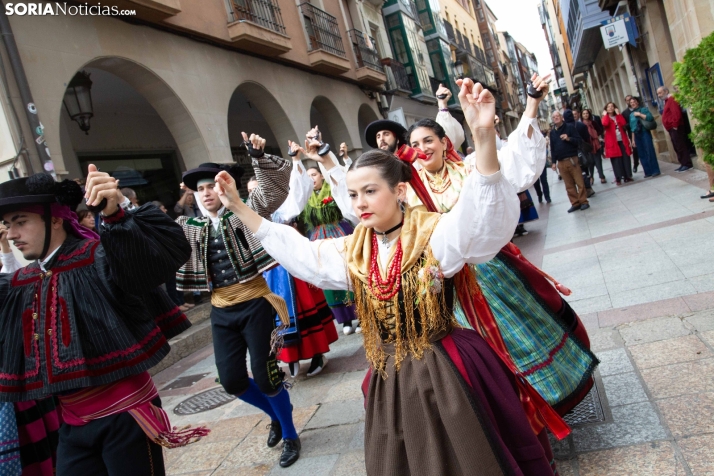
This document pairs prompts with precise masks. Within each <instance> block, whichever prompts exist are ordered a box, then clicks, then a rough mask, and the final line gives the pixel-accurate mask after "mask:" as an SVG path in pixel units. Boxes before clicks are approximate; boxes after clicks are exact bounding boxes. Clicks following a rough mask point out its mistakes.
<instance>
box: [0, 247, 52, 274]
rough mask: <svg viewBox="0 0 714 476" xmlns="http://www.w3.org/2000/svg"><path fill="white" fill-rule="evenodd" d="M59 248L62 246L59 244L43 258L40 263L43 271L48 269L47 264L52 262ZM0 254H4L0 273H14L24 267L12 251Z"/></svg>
mask: <svg viewBox="0 0 714 476" xmlns="http://www.w3.org/2000/svg"><path fill="white" fill-rule="evenodd" d="M60 246H61V245H60ZM59 249H60V247H59V246H58V247H57V248H55V249H54V251H52V253H50V254H48V255H47V258H45V259H43V260H42V262H41V263H40V268H42V271H47V269H46V268H45V265H46V264H47V263H49V262H50V260H51V259H52V257H53V256H54V255H55V254H56V253H57V250H59ZM0 254H2V269H1V270H0V274H7V273H14V272H15V271H17V270H18V269H20V268H22V265H21V264H20V262H19V261H18V260H17V258H15V255H14V254H13V253H12V251H11V252H9V253H0Z"/></svg>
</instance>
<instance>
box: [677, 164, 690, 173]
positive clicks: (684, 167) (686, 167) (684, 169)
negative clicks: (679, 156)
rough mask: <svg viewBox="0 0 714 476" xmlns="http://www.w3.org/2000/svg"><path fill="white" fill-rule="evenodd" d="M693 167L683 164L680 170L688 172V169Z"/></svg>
mask: <svg viewBox="0 0 714 476" xmlns="http://www.w3.org/2000/svg"><path fill="white" fill-rule="evenodd" d="M691 168H692V167H690V166H689V165H683V166H682V167H680V169H679V171H680V172H686V171H687V170H689V169H691Z"/></svg>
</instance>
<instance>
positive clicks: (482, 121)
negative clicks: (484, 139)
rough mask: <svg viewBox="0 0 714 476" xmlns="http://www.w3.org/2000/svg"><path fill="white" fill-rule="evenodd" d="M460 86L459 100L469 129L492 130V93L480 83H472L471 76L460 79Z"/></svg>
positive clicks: (494, 107) (493, 99) (494, 111)
mask: <svg viewBox="0 0 714 476" xmlns="http://www.w3.org/2000/svg"><path fill="white" fill-rule="evenodd" d="M457 84H458V82H457ZM460 86H461V90H460V91H459V102H460V103H461V110H462V111H463V113H464V116H465V117H466V122H467V123H468V125H469V127H470V128H471V131H472V132H474V131H477V130H479V129H483V130H491V131H493V120H494V118H495V117H496V99H495V98H494V97H493V94H491V92H490V91H489V90H488V89H484V88H483V86H481V84H480V83H476V84H474V82H473V81H471V78H466V79H463V80H461V81H460Z"/></svg>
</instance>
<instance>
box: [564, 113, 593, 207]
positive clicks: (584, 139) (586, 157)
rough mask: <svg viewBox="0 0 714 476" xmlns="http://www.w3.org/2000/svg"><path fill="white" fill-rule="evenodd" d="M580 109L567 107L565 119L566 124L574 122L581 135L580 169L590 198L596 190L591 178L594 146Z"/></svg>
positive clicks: (579, 149) (579, 148) (579, 145)
mask: <svg viewBox="0 0 714 476" xmlns="http://www.w3.org/2000/svg"><path fill="white" fill-rule="evenodd" d="M579 118H580V111H578V110H577V109H566V110H565V111H563V120H564V121H565V123H566V124H573V125H574V126H575V130H576V131H578V135H579V136H580V142H578V162H579V163H580V170H582V174H583V183H584V184H585V190H586V192H587V197H588V198H590V197H592V196H593V195H595V190H593V187H592V181H591V180H590V172H589V170H590V169H589V166H590V152H592V146H591V145H590V133H589V132H588V128H587V126H586V125H585V124H583V123H582V122H580V120H579Z"/></svg>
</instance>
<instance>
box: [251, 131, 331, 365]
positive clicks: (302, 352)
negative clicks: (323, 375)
mask: <svg viewBox="0 0 714 476" xmlns="http://www.w3.org/2000/svg"><path fill="white" fill-rule="evenodd" d="M288 146H289V147H290V149H291V153H294V154H296V155H295V156H293V170H292V172H291V174H290V192H289V193H288V198H287V199H285V202H284V203H283V204H282V205H280V208H278V209H277V210H276V211H275V212H274V213H273V215H272V217H271V218H272V220H273V221H274V222H275V223H284V224H287V225H294V224H295V219H296V218H297V216H298V215H299V214H300V213H301V212H302V211H303V210H304V208H305V205H306V204H307V201H308V199H309V198H310V196H311V195H312V193H313V191H312V189H313V186H314V184H313V181H312V179H311V178H310V176H309V175H308V174H307V171H306V170H305V166H304V165H303V164H302V162H301V161H300V159H299V155H297V154H298V153H299V146H298V145H297V144H296V143H294V142H292V141H290V142H289V143H288ZM256 186H257V184H256ZM263 276H264V277H265V280H266V281H267V282H268V286H269V287H270V289H271V290H272V291H273V292H274V293H275V294H277V295H278V296H280V297H282V298H283V299H284V300H285V302H286V304H287V306H288V315H289V316H290V324H289V326H288V328H287V329H286V330H284V331H281V335H282V338H283V348H282V349H281V350H280V352H279V353H278V360H280V361H282V362H286V363H287V364H288V369H289V371H290V375H291V376H292V377H293V378H294V377H297V375H298V372H299V370H300V361H301V360H308V359H310V367H309V368H308V370H307V376H308V377H313V376H315V375H317V374H319V373H320V372H321V371H322V370H323V369H324V368H325V366H326V365H327V357H325V355H324V354H326V353H327V352H329V351H330V344H332V343H333V342H335V341H337V330H336V328H335V323H334V319H333V316H332V312H330V308H329V306H328V305H327V302H326V301H325V294H324V293H323V292H322V291H321V290H319V289H318V288H316V287H314V286H312V285H310V284H307V283H306V282H304V281H301V280H299V279H295V278H294V277H292V276H290V274H289V273H288V272H287V270H286V269H285V268H283V267H282V266H280V265H278V266H276V267H275V268H273V269H271V270H269V271H266V272H265V273H263Z"/></svg>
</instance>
